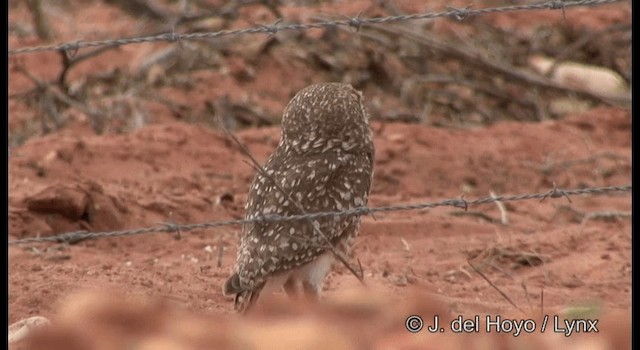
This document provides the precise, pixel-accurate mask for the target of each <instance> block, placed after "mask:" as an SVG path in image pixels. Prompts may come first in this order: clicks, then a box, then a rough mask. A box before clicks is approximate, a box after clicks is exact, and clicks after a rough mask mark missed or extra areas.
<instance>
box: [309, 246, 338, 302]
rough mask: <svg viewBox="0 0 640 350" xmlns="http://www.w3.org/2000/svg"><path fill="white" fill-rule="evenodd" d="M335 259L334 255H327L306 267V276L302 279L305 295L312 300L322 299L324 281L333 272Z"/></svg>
mask: <svg viewBox="0 0 640 350" xmlns="http://www.w3.org/2000/svg"><path fill="white" fill-rule="evenodd" d="M333 262H334V258H333V255H332V253H325V254H323V255H321V256H320V257H318V258H317V259H316V260H315V261H313V262H311V263H309V264H308V265H307V266H306V267H305V272H306V273H305V276H304V278H303V279H302V290H303V292H304V295H305V296H306V297H307V298H309V299H312V300H317V299H319V298H320V292H322V285H323V284H324V280H325V278H326V277H327V275H328V274H329V271H331V267H332V265H333Z"/></svg>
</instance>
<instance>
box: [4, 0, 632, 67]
mask: <svg viewBox="0 0 640 350" xmlns="http://www.w3.org/2000/svg"><path fill="white" fill-rule="evenodd" d="M621 1H626V0H579V1H562V0H551V1H547V2H544V3H540V4H529V5H514V6H503V7H493V8H484V9H478V10H472V9H469V8H451V7H449V10H447V11H442V12H426V13H416V14H409V15H397V16H388V17H373V18H361V17H359V16H356V17H347V19H344V20H333V21H323V22H316V23H307V24H303V23H291V24H284V23H282V22H281V20H278V21H276V22H275V23H273V24H270V25H260V26H256V27H251V28H245V29H235V30H220V31H216V32H204V33H190V34H178V33H175V32H169V33H163V34H158V35H152V36H142V37H130V38H120V39H106V40H95V41H81V40H78V41H74V42H67V43H63V44H57V45H43V46H31V47H23V48H18V49H11V50H9V55H21V54H28V53H35V52H42V51H67V52H71V53H75V52H76V51H77V50H79V49H81V48H87V47H96V46H123V45H130V44H140V43H149V42H158V41H168V42H176V41H184V40H197V39H213V38H218V37H222V36H229V35H245V34H259V33H265V34H269V35H274V34H276V33H278V32H282V31H295V30H300V31H302V30H309V29H321V28H330V27H351V28H355V29H359V28H360V27H362V26H363V25H375V24H383V23H390V22H400V21H409V20H418V19H433V18H439V17H451V18H455V19H457V20H459V21H462V20H464V19H466V18H468V17H471V16H478V15H484V14H490V13H500V12H516V11H530V10H562V11H563V13H564V10H565V9H566V8H569V7H576V6H592V5H601V4H608V3H615V2H621Z"/></svg>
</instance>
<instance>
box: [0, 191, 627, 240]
mask: <svg viewBox="0 0 640 350" xmlns="http://www.w3.org/2000/svg"><path fill="white" fill-rule="evenodd" d="M631 189H632V186H631V185H626V186H608V187H591V188H582V189H575V190H563V189H559V188H557V187H556V186H555V184H554V188H553V189H551V190H549V191H546V192H543V193H531V194H520V195H511V196H489V197H482V198H479V199H476V200H473V201H467V200H465V199H464V198H461V199H445V200H442V201H440V202H426V203H418V204H403V205H390V206H381V207H374V208H370V207H355V208H351V209H347V210H342V211H329V212H317V213H305V214H299V215H290V216H281V215H277V214H269V215H265V216H260V217H254V218H251V219H236V220H224V221H210V222H204V223H198V224H186V225H179V224H174V223H169V224H167V223H164V224H161V225H156V226H152V227H147V228H140V229H134V230H120V231H108V232H87V231H74V232H68V233H63V234H59V235H55V236H48V237H30V238H23V239H17V240H10V241H8V244H10V245H16V244H27V243H42V242H53V243H55V242H67V241H74V242H79V240H85V239H96V238H102V237H120V236H133V235H139V234H147V233H158V232H176V230H179V231H180V232H187V231H191V230H195V229H206V228H218V227H222V226H232V225H245V224H253V223H259V222H292V221H299V220H315V219H321V218H326V217H334V216H337V217H340V216H352V215H363V214H370V215H372V214H373V213H378V212H393V211H407V210H422V209H429V208H436V207H444V206H449V207H455V208H461V209H464V210H467V208H468V207H469V206H472V205H480V204H488V203H493V202H498V201H500V202H509V201H521V200H530V199H543V200H544V199H545V198H554V199H555V198H561V197H565V198H567V199H569V201H570V202H571V200H570V198H569V196H577V195H586V194H605V193H612V192H631Z"/></svg>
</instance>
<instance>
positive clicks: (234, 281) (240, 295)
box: [222, 273, 264, 313]
mask: <svg viewBox="0 0 640 350" xmlns="http://www.w3.org/2000/svg"><path fill="white" fill-rule="evenodd" d="M263 287H264V282H263V283H261V284H259V285H257V286H254V287H253V288H246V287H243V286H242V284H241V283H240V276H238V273H234V274H233V275H231V277H229V278H228V279H227V280H226V281H225V282H224V285H223V286H222V294H224V295H225V296H230V295H234V294H235V300H234V309H235V310H236V311H237V312H239V313H245V312H247V311H248V310H249V309H250V308H251V307H252V306H253V305H254V304H255V302H256V300H258V297H259V296H260V292H261V291H262V288H263Z"/></svg>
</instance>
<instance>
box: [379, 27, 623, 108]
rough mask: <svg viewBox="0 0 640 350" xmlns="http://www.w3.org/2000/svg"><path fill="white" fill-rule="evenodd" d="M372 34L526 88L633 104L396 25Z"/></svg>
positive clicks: (380, 28) (601, 100)
mask: <svg viewBox="0 0 640 350" xmlns="http://www.w3.org/2000/svg"><path fill="white" fill-rule="evenodd" d="M369 30H378V31H381V32H385V33H390V34H392V35H395V36H401V37H404V38H407V39H410V40H412V41H414V42H416V43H419V44H421V45H423V46H425V47H427V48H429V49H430V50H433V51H437V52H440V53H442V54H444V55H447V56H450V57H453V58H456V59H458V60H460V61H463V62H465V63H466V64H470V65H473V66H476V67H478V68H480V69H483V70H488V71H493V72H495V73H498V74H501V75H503V76H505V77H506V78H508V79H510V80H515V81H519V82H522V83H525V84H527V85H534V86H538V87H542V88H546V89H552V90H555V91H560V92H563V93H571V94H576V95H579V96H582V97H586V98H590V99H592V100H597V101H600V102H604V103H606V104H609V105H615V103H625V104H630V103H631V98H630V97H624V98H618V97H615V98H613V97H608V96H607V97H606V96H600V95H597V94H595V93H592V92H589V91H583V90H574V89H571V88H569V87H565V86H563V85H560V84H558V83H555V82H553V81H551V80H549V79H547V78H545V77H544V76H541V75H538V74H534V73H529V72H526V71H524V70H522V69H519V68H517V67H514V66H512V65H510V64H508V63H506V62H499V63H498V62H496V61H495V60H492V59H489V58H487V57H486V56H485V55H484V54H483V53H482V52H480V51H479V50H477V49H476V48H473V47H469V46H466V47H462V46H461V45H459V44H457V45H456V44H449V43H447V42H445V41H442V40H438V39H435V38H434V37H431V36H427V35H422V34H417V33H415V31H414V30H412V27H409V26H406V25H394V26H376V27H371V28H369Z"/></svg>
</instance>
